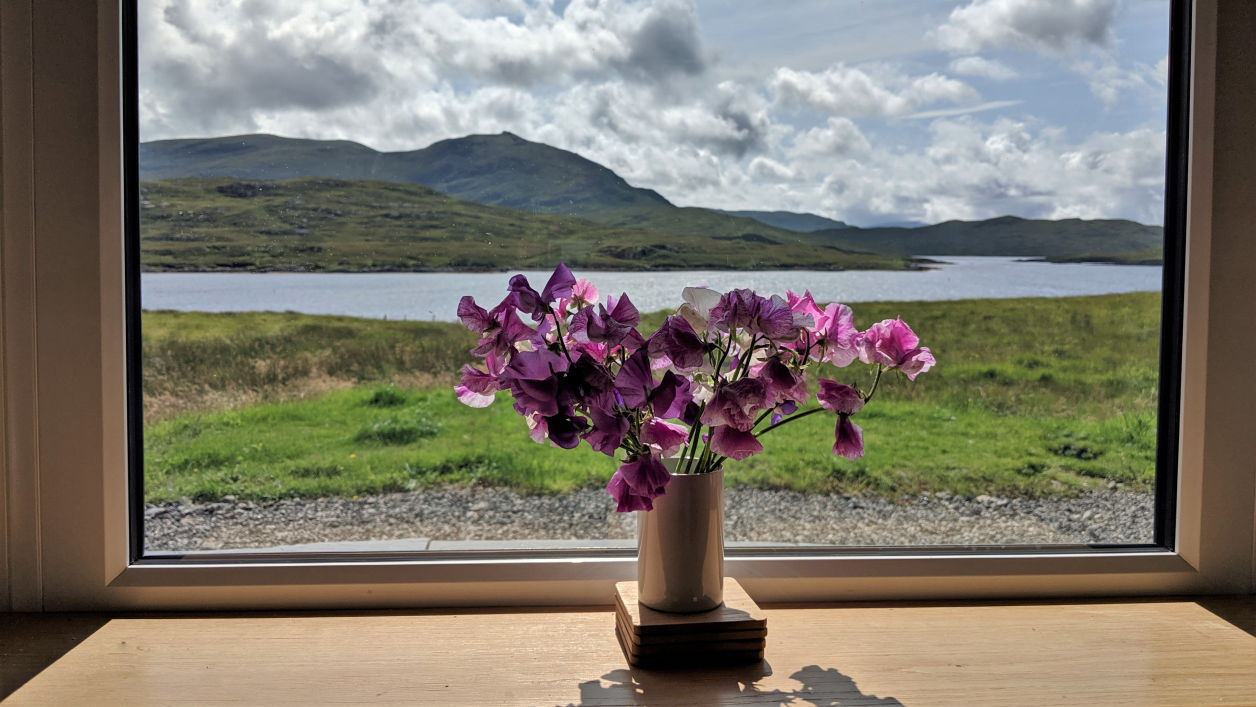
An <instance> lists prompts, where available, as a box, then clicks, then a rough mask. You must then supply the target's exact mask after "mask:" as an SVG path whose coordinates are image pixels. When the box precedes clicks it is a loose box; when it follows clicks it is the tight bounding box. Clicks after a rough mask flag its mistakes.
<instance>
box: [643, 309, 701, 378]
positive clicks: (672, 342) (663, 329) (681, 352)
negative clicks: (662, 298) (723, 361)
mask: <svg viewBox="0 0 1256 707" xmlns="http://www.w3.org/2000/svg"><path fill="white" fill-rule="evenodd" d="M649 351H650V355H651V356H653V357H659V356H666V357H667V358H668V359H670V360H671V362H672V366H673V367H674V368H675V369H676V370H678V371H681V372H686V371H696V370H698V369H699V368H702V367H703V365H705V364H706V353H707V347H706V344H705V343H703V341H702V339H701V338H699V337H698V334H697V332H695V331H694V330H693V327H692V326H690V325H689V322H687V321H685V318H684V317H682V316H680V315H676V314H674V315H672V316H670V317H668V318H667V319H666V320H664V322H663V325H662V326H660V327H659V329H658V331H656V332H654V334H652V335H651V336H650V339H649Z"/></svg>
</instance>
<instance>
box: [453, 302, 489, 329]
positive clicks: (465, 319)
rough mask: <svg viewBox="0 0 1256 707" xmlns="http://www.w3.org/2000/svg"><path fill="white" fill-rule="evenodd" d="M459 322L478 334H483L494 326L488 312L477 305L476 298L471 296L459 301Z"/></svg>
mask: <svg viewBox="0 0 1256 707" xmlns="http://www.w3.org/2000/svg"><path fill="white" fill-rule="evenodd" d="M458 321H460V322H462V325H463V326H465V327H466V328H468V329H470V330H471V331H473V332H475V333H477V334H483V333H484V332H486V331H488V330H489V327H491V326H493V319H492V318H491V317H489V315H488V310H486V309H484V308H483V307H481V306H480V305H478V304H476V303H475V298H474V297H472V296H470V295H466V296H464V297H463V298H462V299H460V300H458Z"/></svg>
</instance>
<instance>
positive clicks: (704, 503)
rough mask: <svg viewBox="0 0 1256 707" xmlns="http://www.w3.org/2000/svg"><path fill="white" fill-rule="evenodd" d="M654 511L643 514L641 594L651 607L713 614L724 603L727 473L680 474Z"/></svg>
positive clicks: (671, 464) (672, 462)
mask: <svg viewBox="0 0 1256 707" xmlns="http://www.w3.org/2000/svg"><path fill="white" fill-rule="evenodd" d="M677 461H678V460H676V459H664V460H663V463H664V465H666V466H667V470H668V471H669V472H672V479H671V482H669V483H668V484H667V492H666V493H664V494H663V495H662V496H659V497H658V498H656V499H654V510H650V511H637V596H638V601H640V602H641V603H642V604H643V605H645V606H648V607H650V608H651V609H657V610H659V611H670V612H676V613H695V612H700V611H710V610H711V609H714V608H716V607H718V606H719V605H720V604H722V603H723V602H724V471H723V470H722V469H719V470H716V471H713V472H711V473H709V474H676V473H674V472H675V470H676V462H677Z"/></svg>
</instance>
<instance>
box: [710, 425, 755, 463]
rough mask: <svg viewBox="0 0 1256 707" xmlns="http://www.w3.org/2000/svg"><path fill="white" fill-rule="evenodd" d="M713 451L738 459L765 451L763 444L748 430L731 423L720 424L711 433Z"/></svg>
mask: <svg viewBox="0 0 1256 707" xmlns="http://www.w3.org/2000/svg"><path fill="white" fill-rule="evenodd" d="M711 451H713V452H715V453H716V454H718V455H720V456H722V457H728V458H729V459H736V460H738V461H740V460H742V459H745V458H746V457H749V456H753V455H755V454H758V453H759V452H762V451H763V445H762V444H760V443H759V440H758V439H756V438H755V436H754V435H753V434H752V433H750V432H747V431H744V430H739V429H737V428H735V427H732V426H731V425H720V426H719V427H716V428H715V432H713V433H712V434H711Z"/></svg>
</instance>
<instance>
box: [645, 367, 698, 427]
mask: <svg viewBox="0 0 1256 707" xmlns="http://www.w3.org/2000/svg"><path fill="white" fill-rule="evenodd" d="M649 397H650V409H651V411H653V412H654V415H655V417H662V418H668V419H671V418H677V417H680V416H681V415H683V414H685V409H686V408H687V407H689V403H691V402H693V383H691V382H690V381H689V379H688V378H686V377H684V376H678V375H676V374H675V373H673V372H672V371H667V372H666V373H664V374H663V380H661V381H659V384H658V385H657V386H655V388H654V390H653V391H651V392H650V396H649Z"/></svg>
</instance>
